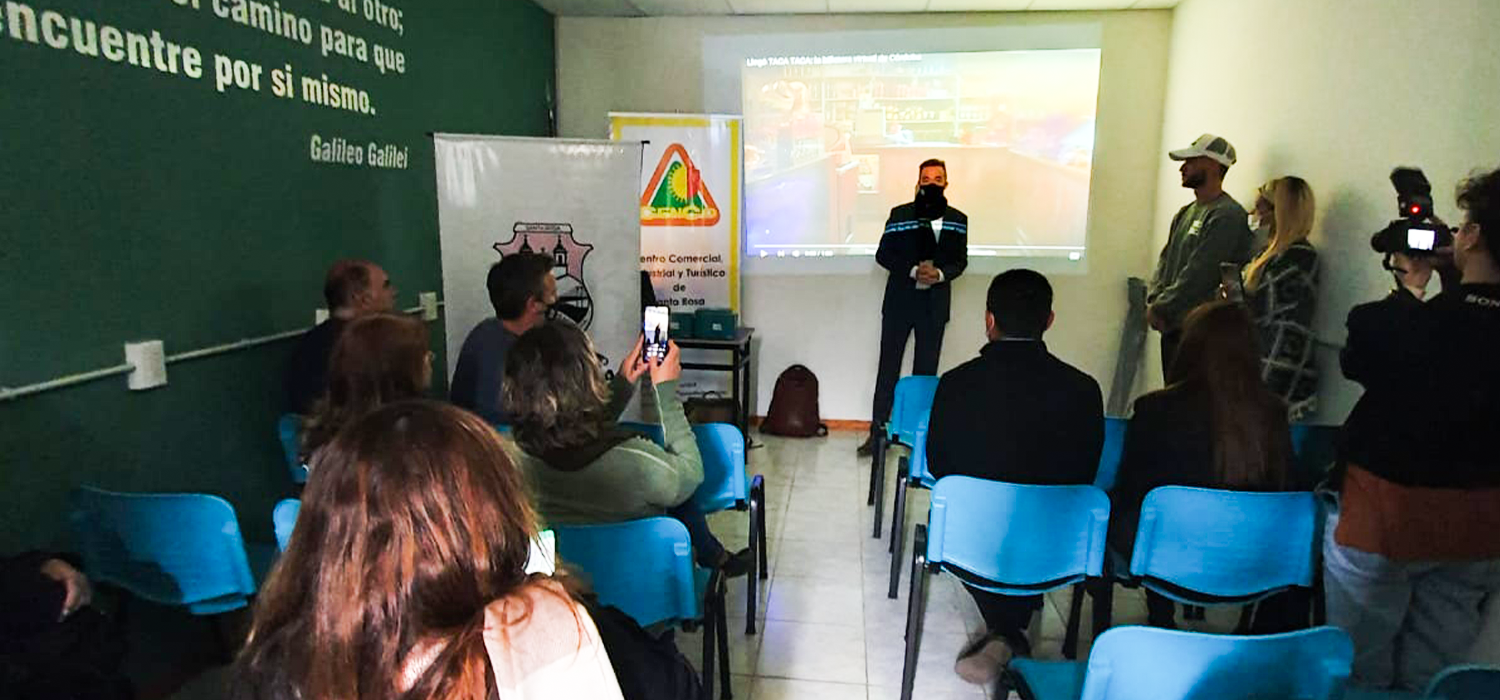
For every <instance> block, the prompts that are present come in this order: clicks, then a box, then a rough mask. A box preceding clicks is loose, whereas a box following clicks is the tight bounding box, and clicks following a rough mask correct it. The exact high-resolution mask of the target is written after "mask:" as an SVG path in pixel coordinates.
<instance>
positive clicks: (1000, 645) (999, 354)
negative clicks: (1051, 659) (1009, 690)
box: [927, 270, 1104, 685]
mask: <svg viewBox="0 0 1500 700" xmlns="http://www.w3.org/2000/svg"><path fill="white" fill-rule="evenodd" d="M1053 318H1054V316H1053V313H1052V286H1051V285H1050V284H1048V283H1047V278H1046V277H1043V276H1042V275H1041V274H1040V273H1037V272H1034V271H1032V270H1010V271H1007V272H1003V273H1001V274H999V275H997V276H996V277H995V279H994V281H992V282H990V289H989V296H988V299H987V301H986V311H985V315H984V322H985V335H986V336H987V337H988V338H989V340H990V342H989V344H987V345H985V346H984V348H983V349H982V350H980V352H979V357H977V358H975V359H973V360H970V361H968V362H965V363H964V364H962V365H959V366H958V367H956V368H954V369H953V370H952V371H950V372H948V373H947V374H944V375H943V378H942V379H941V380H940V381H939V382H938V388H937V394H936V396H935V397H934V398H933V403H932V418H931V422H930V425H931V427H930V429H929V431H928V434H927V459H928V467H929V468H930V469H931V471H932V474H933V475H934V476H936V477H938V478H942V477H944V476H948V475H950V474H962V475H965V476H972V477H977V478H980V479H990V480H993V481H1007V482H1012V483H1023V484H1090V483H1093V481H1094V472H1096V471H1097V470H1098V468H1099V451H1100V450H1101V449H1102V448H1103V445H1104V399H1103V397H1102V396H1101V394H1100V392H1099V384H1098V382H1095V381H1094V379H1093V378H1092V377H1090V376H1089V375H1087V374H1084V373H1083V372H1081V371H1079V370H1078V369H1077V368H1075V367H1073V366H1071V365H1069V364H1068V363H1066V362H1063V361H1062V360H1059V359H1057V358H1056V357H1053V356H1052V354H1051V353H1049V352H1047V346H1046V345H1045V344H1044V343H1043V342H1042V333H1044V332H1046V330H1047V329H1048V328H1051V327H1052V320H1053ZM969 593H970V595H972V596H974V602H975V603H976V604H977V605H978V606H979V613H980V615H981V616H983V617H984V622H985V625H986V626H987V627H988V634H987V635H985V636H984V637H982V638H980V639H979V640H976V641H975V642H974V643H972V644H970V645H969V647H968V648H967V649H965V651H964V654H963V655H962V656H960V658H959V660H958V665H957V667H956V670H957V671H958V674H959V675H960V676H963V678H964V680H967V681H969V682H970V683H976V684H981V685H988V684H989V683H992V682H993V681H994V680H995V678H996V677H997V676H998V675H999V673H1000V670H1001V668H1002V667H1003V666H1004V665H1005V663H1006V662H1008V661H1009V660H1010V657H1011V656H1012V655H1013V654H1019V655H1022V656H1025V655H1029V654H1030V653H1031V649H1030V645H1029V644H1028V642H1027V640H1026V627H1027V625H1028V624H1029V623H1030V621H1031V615H1032V613H1033V612H1034V611H1036V610H1037V609H1038V608H1040V607H1041V605H1042V596H1040V595H1035V596H1023V597H1015V596H1003V595H998V594H995V593H990V592H988V591H982V590H978V589H975V588H970V589H969Z"/></svg>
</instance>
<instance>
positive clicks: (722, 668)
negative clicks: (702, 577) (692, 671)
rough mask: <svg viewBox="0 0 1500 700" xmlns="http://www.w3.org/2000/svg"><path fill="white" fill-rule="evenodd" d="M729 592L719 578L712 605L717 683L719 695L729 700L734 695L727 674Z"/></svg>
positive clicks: (727, 586) (727, 585) (724, 699)
mask: <svg viewBox="0 0 1500 700" xmlns="http://www.w3.org/2000/svg"><path fill="white" fill-rule="evenodd" d="M728 593H729V584H728V583H727V582H725V580H724V579H722V578H721V579H719V591H718V594H717V595H718V598H719V602H718V604H717V605H715V606H714V609H715V614H716V615H717V617H718V619H717V620H716V621H715V622H714V628H715V631H716V632H717V635H716V636H717V637H718V642H719V685H720V688H721V690H722V692H721V693H720V694H719V697H721V698H723V700H730V698H733V697H734V691H733V689H732V688H731V687H730V681H731V677H730V675H729V620H728V619H726V616H727V615H728V612H727V611H726V609H725V608H727V607H728V606H727V605H726V602H727V597H728V595H727V594H728Z"/></svg>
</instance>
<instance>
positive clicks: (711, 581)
mask: <svg viewBox="0 0 1500 700" xmlns="http://www.w3.org/2000/svg"><path fill="white" fill-rule="evenodd" d="M552 529H553V531H554V532H555V533H556V536H557V554H558V558H559V559H561V560H562V561H564V562H567V563H569V564H572V565H573V566H574V567H576V568H577V569H579V570H580V571H582V572H583V573H584V574H585V575H586V577H587V579H588V581H589V583H590V585H591V586H592V588H593V590H594V592H595V593H596V594H598V596H599V602H600V604H602V605H613V606H614V607H617V608H619V609H620V610H621V611H623V612H624V613H625V614H627V615H629V616H630V617H632V618H634V619H635V621H636V622H637V623H639V624H640V625H641V626H642V627H652V626H658V625H685V626H690V625H693V624H697V623H699V622H701V623H702V624H703V687H704V688H706V689H708V690H709V692H710V693H712V689H713V687H714V684H713V679H714V644H715V642H717V644H718V652H719V660H720V664H721V669H720V673H721V675H722V682H723V689H722V697H724V698H726V699H727V698H729V697H730V689H729V680H730V679H729V673H730V671H729V635H728V630H727V622H726V620H725V617H726V614H725V610H724V589H725V586H724V580H723V578H722V576H721V575H720V572H718V571H709V570H706V569H698V568H696V567H695V566H694V565H693V545H692V542H691V541H690V540H689V539H688V532H687V528H686V527H684V526H683V524H682V523H681V522H678V521H677V520H676V519H674V518H668V517H655V518H641V519H639V520H629V521H626V522H622V523H609V524H603V525H557V526H553V528H552Z"/></svg>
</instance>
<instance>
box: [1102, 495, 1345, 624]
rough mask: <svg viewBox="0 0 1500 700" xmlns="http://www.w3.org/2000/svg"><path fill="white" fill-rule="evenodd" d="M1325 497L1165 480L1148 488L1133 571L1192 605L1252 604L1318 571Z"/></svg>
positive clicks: (1306, 583) (1307, 582)
mask: <svg viewBox="0 0 1500 700" xmlns="http://www.w3.org/2000/svg"><path fill="white" fill-rule="evenodd" d="M1317 512H1318V508H1317V502H1316V501H1315V500H1314V498H1313V495H1312V494H1311V493H1308V492H1291V493H1259V492H1250V491H1221V490H1217V489H1204V488H1194V487H1188V486H1162V487H1159V488H1155V489H1152V490H1151V492H1150V493H1148V494H1146V500H1145V502H1144V503H1142V504H1141V520H1140V525H1139V527H1137V528H1136V535H1135V550H1134V554H1133V555H1132V556H1131V559H1130V574H1131V576H1133V577H1135V578H1137V579H1139V580H1140V581H1141V583H1142V585H1144V586H1145V587H1146V588H1149V589H1151V590H1154V591H1156V592H1157V593H1160V594H1162V595H1164V596H1166V597H1168V598H1171V599H1173V600H1176V601H1177V602H1179V603H1187V604H1190V605H1215V604H1241V605H1243V604H1246V603H1251V602H1254V601H1257V600H1260V599H1261V598H1264V597H1266V596H1268V595H1271V594H1273V593H1277V592H1279V591H1284V590H1286V589H1288V588H1291V587H1294V586H1300V587H1304V588H1310V587H1312V585H1313V577H1314V574H1315V573H1316V571H1317V567H1318V563H1317V561H1318V560H1317V554H1318V545H1319V542H1320V540H1319V539H1318V537H1317V535H1318V526H1317Z"/></svg>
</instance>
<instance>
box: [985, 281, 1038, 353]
mask: <svg viewBox="0 0 1500 700" xmlns="http://www.w3.org/2000/svg"><path fill="white" fill-rule="evenodd" d="M984 308H985V310H986V311H988V312H990V315H992V316H994V317H995V326H996V327H997V328H999V329H1000V332H1001V333H1002V334H1004V335H1005V336H1006V337H1009V338H1041V337H1042V333H1043V332H1045V331H1046V330H1047V319H1048V318H1049V317H1050V316H1051V315H1052V285H1051V284H1049V283H1048V282H1047V278H1046V277H1044V276H1042V273H1040V272H1037V271H1035V270H1024V269H1022V270H1006V271H1005V272H1002V273H1000V274H998V275H995V279H992V280H990V291H989V294H988V295H987V296H986V297H985V302H984Z"/></svg>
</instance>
